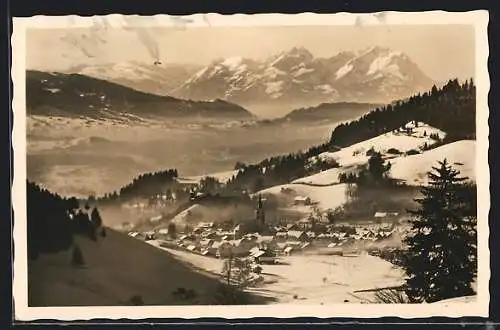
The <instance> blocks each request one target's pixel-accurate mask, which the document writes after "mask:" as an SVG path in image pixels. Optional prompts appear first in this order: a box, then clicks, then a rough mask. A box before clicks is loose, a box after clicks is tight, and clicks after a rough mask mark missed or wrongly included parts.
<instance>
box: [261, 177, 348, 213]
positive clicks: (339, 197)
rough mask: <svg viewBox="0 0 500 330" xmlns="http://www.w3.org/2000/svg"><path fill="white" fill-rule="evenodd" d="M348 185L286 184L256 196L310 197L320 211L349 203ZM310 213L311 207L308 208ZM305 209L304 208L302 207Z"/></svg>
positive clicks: (262, 191) (263, 191)
mask: <svg viewBox="0 0 500 330" xmlns="http://www.w3.org/2000/svg"><path fill="white" fill-rule="evenodd" d="M346 188H347V184H335V185H324V186H313V185H308V184H293V183H292V184H286V185H280V186H275V187H271V188H268V189H264V190H261V191H259V192H257V193H256V194H262V195H263V196H266V195H275V196H277V197H280V196H282V197H283V196H285V195H288V194H290V193H293V194H294V195H296V196H300V197H309V198H310V199H311V202H312V204H314V205H315V206H316V207H318V208H319V209H320V210H323V211H324V210H328V209H335V208H336V207H338V206H341V205H342V204H344V203H345V202H346V201H347V199H346V198H347V196H346ZM306 208H307V209H308V211H310V210H311V207H306ZM302 209H303V207H302Z"/></svg>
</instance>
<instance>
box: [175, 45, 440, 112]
mask: <svg viewBox="0 0 500 330" xmlns="http://www.w3.org/2000/svg"><path fill="white" fill-rule="evenodd" d="M432 84H433V82H432V80H431V79H430V78H429V77H427V76H426V75H425V74H424V73H423V72H422V71H421V70H420V68H419V67H418V66H417V65H416V64H415V63H414V62H413V61H412V60H411V59H410V58H409V57H408V56H407V55H405V54H404V53H401V52H396V51H393V50H391V49H388V48H381V47H371V48H369V49H366V50H364V51H362V52H359V53H353V52H341V53H339V54H337V55H335V56H333V57H330V58H315V57H314V56H313V55H312V54H311V53H310V52H309V51H308V50H307V49H305V48H293V49H291V50H289V51H286V52H281V53H278V54H276V55H274V56H271V57H269V58H267V59H265V60H263V61H255V60H251V59H246V58H242V57H232V58H227V59H221V60H216V61H214V62H212V63H211V64H210V65H208V66H206V67H204V68H203V69H201V70H200V71H198V72H197V73H196V74H194V75H193V76H192V77H190V78H189V79H188V80H187V81H186V82H184V83H183V84H182V85H181V86H179V87H178V88H176V89H174V90H173V91H172V93H171V94H172V95H174V96H176V97H181V98H187V99H200V100H203V99H214V98H221V99H224V100H228V101H231V102H234V103H238V104H240V105H243V106H245V107H247V108H249V109H252V108H253V107H254V106H255V105H256V104H266V105H270V104H271V105H273V106H277V107H279V106H280V105H283V106H285V107H287V108H288V109H291V108H297V107H301V106H308V105H315V104H318V103H321V102H340V101H356V102H377V103H389V102H391V101H393V100H395V99H401V98H406V97H408V96H410V95H412V94H414V93H417V92H421V91H424V90H428V89H429V88H430V87H431V86H432ZM252 110H253V109H252Z"/></svg>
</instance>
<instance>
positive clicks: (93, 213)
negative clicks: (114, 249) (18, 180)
mask: <svg viewBox="0 0 500 330" xmlns="http://www.w3.org/2000/svg"><path fill="white" fill-rule="evenodd" d="M26 197H27V200H26V201H27V230H28V233H27V243H28V259H29V260H35V259H37V258H38V256H39V255H40V254H44V253H55V252H58V251H62V250H67V249H69V248H70V247H71V246H72V245H73V241H74V240H73V236H74V235H75V234H76V235H84V236H86V237H88V238H90V239H92V240H94V241H96V240H97V238H98V236H99V235H100V236H103V237H104V236H105V235H106V231H105V229H104V228H103V227H102V218H101V215H100V214H99V210H98V209H97V208H96V207H94V208H91V207H90V206H89V205H88V204H86V205H85V206H84V208H83V209H82V208H81V207H80V202H79V201H78V200H77V199H76V198H74V197H72V198H63V197H61V196H59V195H58V194H54V193H51V192H50V191H48V190H47V189H43V188H41V187H40V186H38V185H37V184H36V183H33V182H29V181H27V196H26Z"/></svg>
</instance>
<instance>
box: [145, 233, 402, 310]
mask: <svg viewBox="0 0 500 330" xmlns="http://www.w3.org/2000/svg"><path fill="white" fill-rule="evenodd" d="M150 244H152V245H154V246H157V247H158V244H157V243H156V242H155V241H150ZM160 249H164V248H160ZM164 250H167V251H168V252H170V253H171V254H172V255H174V256H175V257H176V258H177V259H179V260H182V261H184V262H186V263H188V264H191V265H194V266H195V267H198V268H200V269H203V270H205V271H208V272H211V273H214V274H220V272H221V270H222V267H223V262H222V260H220V259H215V258H211V257H205V256H201V255H198V254H193V253H190V252H186V251H179V250H172V249H164ZM281 261H282V262H283V264H281V265H261V266H262V269H263V271H262V274H263V275H264V278H265V282H264V283H263V284H262V285H260V286H259V287H256V288H252V289H250V290H249V291H250V292H254V293H257V294H259V295H262V296H268V297H273V298H275V299H276V301H275V303H280V304H333V303H344V302H346V300H347V301H348V302H353V303H361V302H373V293H372V292H354V291H357V290H367V289H376V288H384V287H392V286H398V285H401V284H403V282H404V274H403V272H402V270H400V269H399V268H397V267H394V266H393V265H392V264H390V263H389V262H386V261H384V260H382V259H380V258H378V257H374V256H370V255H367V254H361V255H360V256H358V257H340V256H322V255H297V256H289V257H283V258H282V259H281ZM294 296H296V298H294Z"/></svg>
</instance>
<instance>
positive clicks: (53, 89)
mask: <svg viewBox="0 0 500 330" xmlns="http://www.w3.org/2000/svg"><path fill="white" fill-rule="evenodd" d="M26 98H27V112H28V114H29V115H57V116H70V117H81V116H84V117H89V118H103V119H106V118H111V119H116V118H129V119H137V117H139V119H140V118H143V117H159V118H175V119H182V118H189V119H194V118H199V117H202V118H203V119H217V120H239V119H241V120H244V119H245V120H246V119H251V118H252V114H251V113H250V112H248V111H247V110H245V109H243V108H242V107H240V106H238V105H235V104H231V103H228V102H226V101H222V100H215V101H207V102H196V101H186V100H180V99H176V98H173V97H169V96H158V95H153V94H148V93H144V92H139V91H136V90H134V89H131V88H128V87H124V86H121V85H118V84H115V83H111V82H108V81H105V80H100V79H96V78H92V77H88V76H84V75H80V74H64V73H47V72H41V71H28V72H27V73H26ZM200 119H201V118H200Z"/></svg>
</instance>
